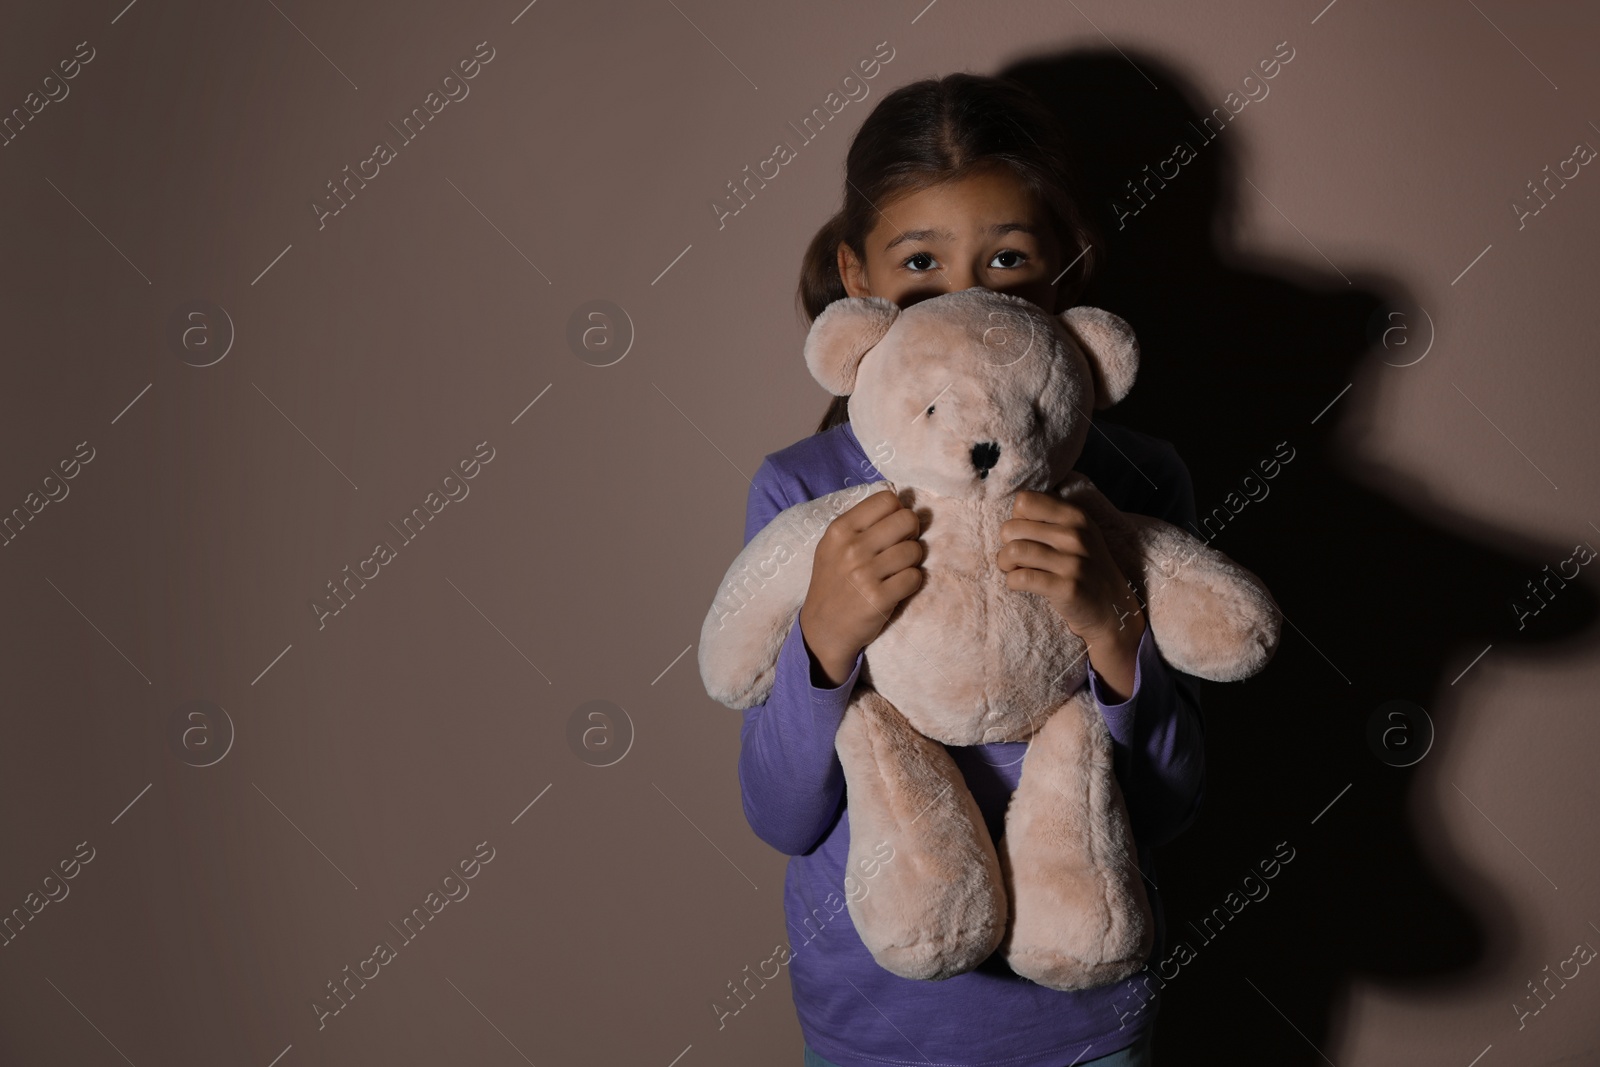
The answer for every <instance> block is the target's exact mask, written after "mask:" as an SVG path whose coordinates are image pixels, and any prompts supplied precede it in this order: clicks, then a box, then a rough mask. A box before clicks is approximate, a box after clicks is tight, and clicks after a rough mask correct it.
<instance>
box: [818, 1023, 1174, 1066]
mask: <svg viewBox="0 0 1600 1067" xmlns="http://www.w3.org/2000/svg"><path fill="white" fill-rule="evenodd" d="M1154 1044H1155V1030H1154V1028H1152V1027H1146V1028H1145V1032H1144V1034H1143V1036H1141V1037H1140V1038H1139V1040H1137V1041H1135V1042H1134V1043H1133V1044H1131V1045H1129V1046H1128V1047H1127V1048H1125V1049H1119V1050H1118V1051H1116V1052H1113V1053H1111V1054H1110V1055H1109V1056H1100V1057H1098V1058H1096V1059H1092V1060H1074V1061H1073V1062H1072V1063H1071V1064H1070V1065H1068V1064H1062V1067H1151V1064H1153V1063H1154V1062H1155V1061H1154V1060H1153V1059H1152V1058H1151V1055H1150V1049H1151V1046H1152V1045H1154ZM1090 1051H1093V1049H1091V1050H1090ZM805 1067H839V1065H838V1064H836V1063H834V1062H833V1061H832V1060H825V1059H823V1058H822V1057H821V1056H819V1055H817V1053H816V1052H815V1050H813V1049H812V1047H811V1046H810V1045H807V1046H806V1062H805Z"/></svg>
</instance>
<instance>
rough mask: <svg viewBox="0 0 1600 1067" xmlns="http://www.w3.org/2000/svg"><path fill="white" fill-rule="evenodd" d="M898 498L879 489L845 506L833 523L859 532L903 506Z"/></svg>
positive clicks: (887, 491) (885, 490) (851, 531)
mask: <svg viewBox="0 0 1600 1067" xmlns="http://www.w3.org/2000/svg"><path fill="white" fill-rule="evenodd" d="M904 507H905V505H904V504H902V503H900V498H899V497H898V496H896V495H895V494H894V493H893V492H892V491H890V490H888V489H880V490H878V491H877V492H876V493H873V494H872V495H871V496H869V497H867V499H865V500H863V501H862V502H861V503H859V504H856V505H854V506H853V507H849V508H846V509H845V510H844V511H843V512H842V513H840V515H839V517H838V518H836V519H834V520H833V521H834V523H837V524H839V525H841V526H842V527H843V528H844V529H845V530H847V531H849V532H850V533H860V532H861V531H862V530H865V529H867V528H868V527H870V526H872V525H873V524H874V523H876V522H877V521H878V520H879V519H882V518H883V517H884V516H885V515H888V514H890V513H892V512H894V511H898V510H900V509H901V508H904Z"/></svg>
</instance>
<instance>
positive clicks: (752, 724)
mask: <svg viewBox="0 0 1600 1067" xmlns="http://www.w3.org/2000/svg"><path fill="white" fill-rule="evenodd" d="M1093 427H1094V430H1093V432H1091V433H1090V435H1089V439H1088V442H1087V443H1086V444H1085V446H1084V452H1083V456H1082V457H1081V458H1080V459H1079V461H1078V464H1077V467H1076V469H1077V470H1078V471H1080V472H1082V473H1083V474H1085V475H1087V476H1088V477H1089V478H1090V479H1091V480H1092V481H1093V482H1094V483H1095V485H1096V486H1097V487H1098V488H1099V489H1100V491H1101V492H1102V493H1104V494H1105V495H1106V497H1107V498H1108V499H1109V500H1110V501H1111V503H1113V504H1115V505H1116V506H1117V507H1118V508H1119V509H1121V510H1122V511H1126V512H1134V513H1136V514H1142V515H1152V516H1155V517H1156V518H1161V519H1165V520H1167V521H1168V522H1171V523H1173V524H1174V525H1177V526H1179V527H1182V528H1184V529H1187V530H1190V531H1192V530H1193V529H1194V521H1195V506H1194V487H1193V484H1192V482H1191V481H1190V478H1189V471H1188V468H1187V467H1185V466H1184V463H1183V461H1182V459H1180V458H1179V456H1178V453H1177V452H1176V450H1174V449H1173V447H1172V445H1171V444H1170V443H1168V442H1166V441H1163V440H1161V439H1159V438H1156V437H1151V436H1148V435H1146V434H1142V433H1139V432H1137V431H1135V430H1130V429H1128V428H1126V427H1122V426H1117V425H1115V424H1112V423H1102V422H1095V423H1093ZM881 477H882V476H881V475H880V474H879V473H878V472H877V470H876V469H874V468H873V466H872V464H871V461H869V460H868V459H867V455H866V453H865V451H864V450H863V449H862V447H861V444H860V442H859V441H858V440H857V439H856V436H855V433H854V431H853V430H852V429H851V427H850V425H849V424H848V423H845V424H843V425H840V426H836V427H834V428H833V429H831V430H827V431H825V432H823V433H819V434H814V435H812V436H811V437H808V438H806V439H805V440H803V441H799V442H797V443H795V444H793V445H790V446H789V447H788V448H785V449H782V450H781V451H778V452H774V453H772V454H771V455H769V456H767V457H766V459H765V461H764V462H763V463H762V465H761V468H760V470H758V471H757V472H756V476H755V479H754V481H753V482H752V483H751V488H750V499H749V506H748V510H747V512H746V516H745V532H744V538H745V543H747V544H748V543H749V541H750V539H751V538H752V537H754V536H755V535H756V534H757V533H759V532H760V531H761V529H762V528H763V527H764V526H766V525H767V523H769V522H770V521H771V520H772V519H773V517H774V516H776V515H777V514H778V513H779V512H780V511H782V510H783V509H785V508H787V507H790V506H792V505H794V504H798V503H801V502H802V501H805V500H813V499H815V498H817V497H819V496H823V495H825V494H827V493H831V492H833V491H835V490H837V489H842V488H844V487H846V486H848V485H855V484H861V483H864V482H872V481H876V480H878V479H879V478H881ZM814 667H815V664H814V661H813V659H812V657H811V655H810V652H809V650H808V649H807V648H806V645H805V641H804V639H803V637H802V636H801V633H800V626H799V617H798V614H797V615H796V621H795V625H794V626H793V627H792V628H791V629H790V631H789V636H788V638H787V640H786V641H785V642H784V644H783V646H782V649H781V651H780V652H779V654H778V662H777V670H776V678H775V680H774V683H773V689H772V694H771V696H770V697H769V698H768V700H767V702H766V703H765V704H758V705H756V706H754V707H751V708H747V709H745V711H744V725H743V727H742V729H741V731H740V749H739V785H740V789H741V791H742V794H743V798H744V812H745V818H746V819H747V820H748V821H749V823H750V827H751V829H753V830H755V832H756V835H757V836H758V837H760V838H761V839H762V840H763V841H765V842H767V843H768V844H770V845H771V846H772V847H773V848H776V849H777V850H779V851H780V852H783V853H785V854H787V855H789V856H790V857H791V859H790V860H789V865H788V871H787V874H786V876H785V879H784V913H785V916H786V920H787V925H788V928H789V934H790V939H791V947H790V949H789V950H788V956H789V958H788V960H787V962H788V964H789V978H790V983H791V986H792V988H793V990H794V1001H795V1010H796V1012H797V1014H798V1015H799V1019H800V1030H801V1033H802V1034H803V1035H804V1036H805V1040H806V1042H807V1043H808V1044H810V1045H811V1047H812V1048H814V1049H816V1050H817V1052H819V1053H820V1054H821V1055H823V1056H824V1057H826V1058H827V1059H829V1060H832V1061H833V1062H835V1063H837V1064H840V1065H841V1067H880V1065H883V1064H905V1065H908V1067H911V1065H927V1064H932V1065H935V1067H938V1065H948V1067H957V1065H959V1067H1065V1065H1066V1064H1069V1063H1076V1062H1079V1061H1080V1060H1091V1059H1094V1058H1096V1057H1100V1056H1108V1055H1110V1054H1111V1053H1113V1052H1116V1051H1117V1050H1119V1049H1122V1048H1125V1047H1126V1046H1128V1045H1131V1044H1132V1043H1133V1042H1134V1041H1136V1040H1137V1039H1138V1038H1139V1037H1140V1036H1141V1035H1142V1034H1143V1032H1144V1029H1145V1028H1146V1027H1148V1026H1149V1025H1150V1024H1151V1023H1152V1021H1153V1020H1154V1018H1155V1016H1156V1012H1157V1010H1158V1009H1159V1000H1158V992H1157V987H1154V986H1152V985H1151V984H1150V981H1149V976H1148V974H1146V973H1145V972H1141V973H1139V974H1136V975H1134V977H1132V978H1130V979H1127V980H1125V981H1123V982H1119V983H1115V984H1113V985H1109V986H1102V987H1100V988H1098V989H1090V990H1086V991H1083V992H1078V993H1063V992H1059V991H1057V990H1053V989H1048V988H1046V987H1044V986H1041V985H1038V984H1036V983H1034V982H1031V981H1029V980H1028V979H1025V978H1022V977H1021V976H1019V975H1017V974H1015V973H1013V972H1012V971H1011V969H1010V968H1009V967H1007V966H1006V964H1005V961H1004V960H1003V959H1002V958H1001V956H1000V954H999V952H998V951H997V952H996V953H995V954H994V955H992V956H990V957H989V959H987V960H986V961H984V963H983V964H981V965H980V966H979V967H978V968H977V969H976V970H973V971H969V972H967V973H966V974H960V975H956V976H955V977H953V978H948V979H945V980H943V981H937V982H934V981H918V980H914V979H908V978H901V977H899V976H898V975H895V974H893V973H891V972H889V971H887V970H884V969H883V968H882V967H880V966H878V964H877V962H876V961H875V960H874V959H873V958H872V955H871V954H870V953H869V952H868V951H867V948H866V946H865V945H863V944H862V942H861V938H860V936H859V935H858V934H857V933H856V929H855V924H854V923H853V922H852V921H851V919H850V913H849V912H848V911H847V910H846V907H845V897H846V887H845V881H844V879H845V860H846V856H847V854H848V852H849V848H850V819H849V812H848V810H847V809H846V807H845V781H844V768H843V767H842V766H841V765H840V763H839V757H838V753H837V752H836V751H835V750H834V738H835V735H836V734H837V732H838V729H839V723H840V720H841V719H843V717H844V712H845V707H846V704H847V703H848V702H849V697H850V691H851V690H852V689H853V688H854V686H855V684H856V677H857V674H858V673H859V672H860V669H861V657H860V656H857V658H856V663H855V668H854V669H853V670H852V671H851V673H850V676H849V677H848V678H846V679H845V681H844V683H843V684H841V685H839V686H838V687H837V688H828V687H826V679H825V678H824V677H823V676H822V674H821V673H820V671H818V672H817V673H816V674H813V669H814ZM818 682H821V683H823V684H822V685H821V686H819V685H818V684H816V683H818ZM1088 684H1089V685H1090V687H1091V691H1092V693H1093V695H1094V698H1095V701H1096V703H1097V704H1098V705H1099V708H1100V712H1101V714H1102V715H1103V716H1104V717H1105V721H1106V725H1107V727H1108V729H1109V731H1110V733H1111V737H1112V742H1113V766H1114V768H1115V772H1116V776H1117V782H1118V784H1119V786H1120V787H1121V789H1122V794H1123V797H1124V799H1125V801H1126V803H1127V807H1128V817H1129V820H1130V822H1131V824H1132V829H1133V836H1134V839H1135V843H1136V844H1137V846H1138V856H1139V864H1140V868H1141V869H1142V870H1143V871H1144V872H1145V874H1146V877H1147V879H1148V880H1147V882H1146V891H1147V893H1148V894H1149V898H1150V906H1151V909H1152V911H1153V913H1154V916H1155V924H1156V941H1155V948H1154V950H1153V952H1152V955H1151V958H1152V959H1160V958H1161V957H1162V954H1163V946H1164V944H1165V940H1166V920H1165V916H1164V914H1163V911H1162V907H1161V897H1160V894H1159V892H1158V891H1157V890H1156V888H1155V885H1154V881H1155V878H1154V873H1155V872H1154V870H1153V868H1152V866H1151V855H1150V849H1151V847H1152V846H1155V845H1160V844H1163V843H1165V842H1167V841H1170V840H1172V839H1173V838H1174V837H1176V836H1177V835H1178V834H1179V833H1181V832H1182V831H1183V829H1184V828H1185V827H1187V826H1188V825H1189V823H1190V822H1191V821H1192V820H1193V818H1194V816H1195V813H1196V811H1197V810H1198V808H1199V806H1200V801H1201V797H1202V794H1203V792H1204V784H1205V751H1204V730H1203V724H1202V721H1201V715H1200V702H1199V694H1198V680H1197V679H1195V678H1193V677H1192V676H1190V675H1186V674H1183V673H1181V672H1179V671H1178V670H1176V669H1175V668H1173V667H1170V666H1168V665H1167V664H1166V662H1165V661H1164V660H1163V659H1162V658H1161V654H1160V653H1159V652H1158V651H1157V649H1156V646H1155V644H1154V643H1153V641H1152V639H1151V636H1150V629H1149V627H1148V626H1147V627H1146V628H1145V632H1144V636H1143V637H1142V638H1141V639H1140V643H1139V651H1138V658H1137V660H1136V667H1135V674H1134V686H1133V692H1132V694H1131V695H1130V696H1129V697H1128V699H1127V700H1125V701H1122V702H1120V703H1116V704H1108V703H1106V701H1105V699H1104V698H1105V695H1106V694H1105V690H1104V683H1103V682H1102V681H1101V680H1100V678H1099V676H1098V675H1097V674H1096V673H1095V670H1094V667H1093V666H1092V665H1091V666H1090V667H1089V683H1088ZM1027 747H1028V744H1027V742H1025V741H1013V742H1001V743H996V744H986V745H974V746H971V747H959V746H947V748H948V751H949V752H950V754H951V756H952V758H954V760H955V762H956V766H957V767H959V768H960V769H961V772H962V775H963V777H965V778H966V781H967V785H968V786H969V787H970V788H971V790H972V794H973V798H974V799H975V800H976V801H977V803H978V808H979V810H980V811H982V813H983V817H984V820H985V822H986V824H987V825H988V827H989V833H990V835H991V836H993V837H996V838H998V837H999V836H1000V834H1001V833H1003V832H1004V828H1005V810H1006V805H1007V803H1008V802H1009V800H1010V797H1011V793H1012V792H1013V791H1014V790H1015V789H1016V787H1017V782H1018V779H1019V778H1020V776H1021V773H1022V758H1023V754H1024V753H1025V752H1026V751H1027ZM890 862H892V860H891V861H890ZM860 877H861V876H859V875H857V876H856V878H855V879H853V881H855V880H859V879H860ZM868 884H869V885H870V883H868ZM855 891H856V892H857V893H859V891H860V890H859V888H857V889H856V890H855ZM780 962H783V961H782V960H781V959H780Z"/></svg>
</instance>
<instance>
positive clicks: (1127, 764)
mask: <svg viewBox="0 0 1600 1067" xmlns="http://www.w3.org/2000/svg"><path fill="white" fill-rule="evenodd" d="M1169 453H1170V466H1171V474H1170V475H1169V481H1168V484H1167V485H1165V486H1163V489H1164V490H1165V496H1166V497H1167V499H1166V500H1164V501H1161V502H1159V503H1158V504H1157V505H1156V506H1155V509H1154V510H1157V511H1159V512H1160V514H1157V515H1156V517H1157V518H1161V519H1165V520H1166V521H1168V522H1170V523H1172V524H1173V525H1175V526H1178V527H1179V528H1181V529H1185V530H1188V529H1192V528H1193V525H1194V520H1195V508H1194V485H1193V482H1192V480H1191V479H1190V476H1189V470H1188V468H1187V467H1186V466H1185V465H1184V463H1183V461H1182V459H1180V458H1179V457H1178V455H1177V452H1176V451H1171V450H1170V449H1169ZM1089 687H1090V691H1091V692H1092V694H1093V695H1094V699H1095V703H1096V704H1097V705H1098V706H1099V708H1100V714H1101V715H1102V716H1103V717H1104V718H1105V721H1106V728H1107V729H1108V730H1109V731H1110V733H1111V739H1112V765H1113V767H1114V768H1115V770H1116V775H1117V780H1118V783H1119V784H1120V786H1121V787H1122V794H1123V798H1124V801H1125V802H1126V804H1127V806H1128V821H1129V823H1130V825H1131V827H1132V829H1133V836H1134V838H1135V840H1137V841H1138V842H1140V843H1141V844H1144V845H1162V844H1165V843H1167V842H1168V841H1171V840H1172V839H1173V838H1175V837H1177V836H1178V835H1179V834H1180V833H1182V832H1183V831H1184V830H1185V829H1187V828H1188V826H1189V824H1190V823H1191V822H1193V821H1194V818H1195V816H1196V815H1197V814H1198V813H1199V810H1200V804H1201V802H1202V800H1203V799H1204V796H1205V722H1204V719H1203V717H1202V715H1201V712H1200V681H1199V679H1197V678H1195V677H1194V676H1192V675H1188V674H1184V673H1183V672H1182V671H1179V670H1177V669H1176V668H1174V667H1172V666H1170V665H1169V664H1168V663H1167V662H1166V661H1165V660H1164V659H1162V657H1161V653H1160V650H1159V649H1157V648H1156V644H1155V640H1154V638H1153V637H1152V636H1151V633H1150V627H1149V626H1148V625H1146V626H1145V631H1144V635H1143V636H1142V637H1140V639H1139V651H1138V654H1137V657H1136V659H1135V660H1134V675H1133V692H1132V693H1130V694H1129V695H1128V699H1127V700H1125V701H1122V702H1121V703H1117V704H1108V703H1106V701H1105V684H1104V682H1103V681H1102V680H1101V679H1100V676H1099V675H1098V674H1097V673H1095V670H1094V666H1093V665H1092V664H1091V665H1090V667H1089Z"/></svg>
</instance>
